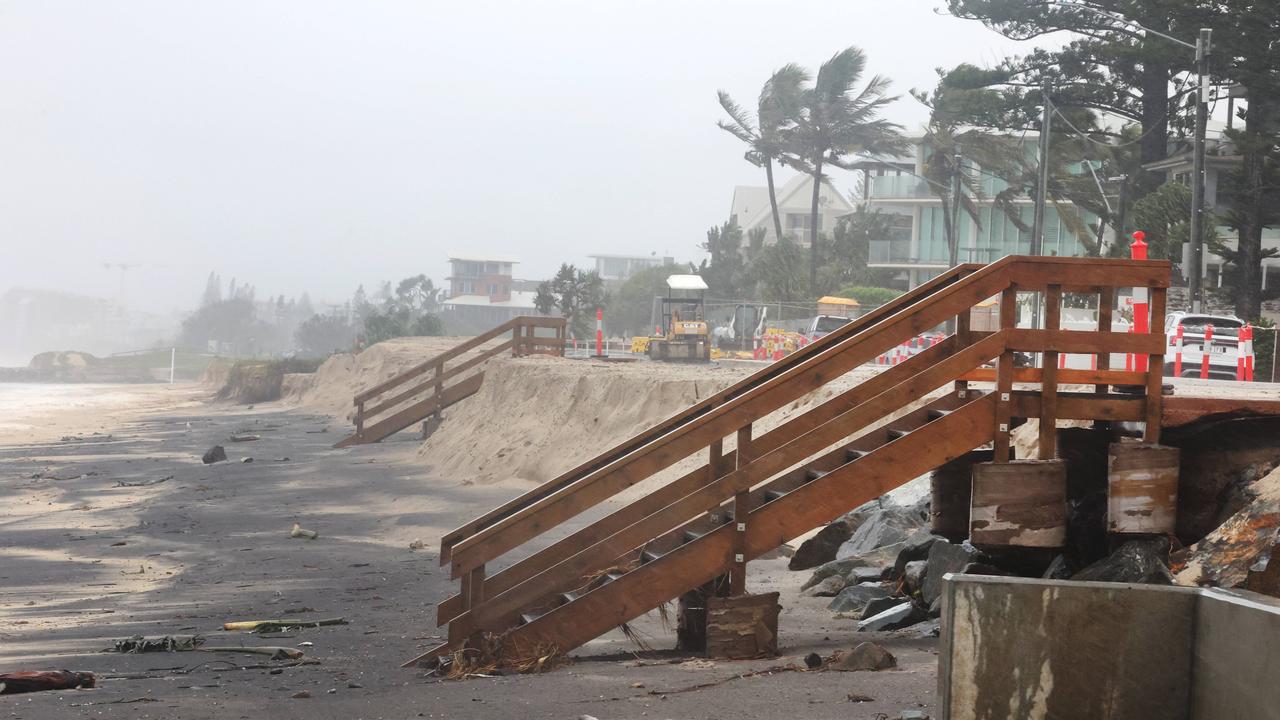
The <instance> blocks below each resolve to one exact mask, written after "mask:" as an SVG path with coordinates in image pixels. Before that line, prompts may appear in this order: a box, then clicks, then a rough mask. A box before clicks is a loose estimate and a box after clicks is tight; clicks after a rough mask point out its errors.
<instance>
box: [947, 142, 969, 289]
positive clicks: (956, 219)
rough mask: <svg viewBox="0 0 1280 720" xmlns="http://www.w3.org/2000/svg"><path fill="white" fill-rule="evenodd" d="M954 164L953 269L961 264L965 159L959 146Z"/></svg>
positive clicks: (952, 202) (952, 192)
mask: <svg viewBox="0 0 1280 720" xmlns="http://www.w3.org/2000/svg"><path fill="white" fill-rule="evenodd" d="M952 162H953V163H954V164H953V165H952V167H954V168H955V172H954V177H952V178H951V247H950V248H948V250H949V251H950V253H951V255H950V258H949V260H950V261H951V267H955V266H956V265H959V264H960V188H961V185H960V173H962V172H964V157H963V156H962V155H961V154H960V147H959V146H956V151H955V156H954V157H953V158H952ZM972 259H973V258H970V260H972Z"/></svg>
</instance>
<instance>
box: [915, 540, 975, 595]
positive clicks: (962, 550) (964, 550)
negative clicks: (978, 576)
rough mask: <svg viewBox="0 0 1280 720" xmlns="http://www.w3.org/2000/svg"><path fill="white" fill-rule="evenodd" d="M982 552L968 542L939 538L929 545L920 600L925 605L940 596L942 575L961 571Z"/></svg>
mask: <svg viewBox="0 0 1280 720" xmlns="http://www.w3.org/2000/svg"><path fill="white" fill-rule="evenodd" d="M981 556H982V554H981V553H980V552H978V550H977V549H976V548H974V547H973V546H972V545H970V544H969V543H967V542H966V543H962V544H959V545H957V544H955V543H950V542H947V541H946V540H942V539H939V540H938V541H936V542H934V543H933V545H931V546H930V547H929V558H928V560H926V563H927V566H928V567H927V569H926V571H925V576H924V583H923V584H922V585H921V586H920V601H921V602H922V603H924V604H925V605H926V606H928V605H932V604H933V601H934V600H937V599H938V598H939V597H941V596H942V577H943V576H944V575H946V574H947V573H961V572H963V571H964V569H965V567H966V566H968V565H970V564H972V563H974V562H977V561H978V560H979V559H981Z"/></svg>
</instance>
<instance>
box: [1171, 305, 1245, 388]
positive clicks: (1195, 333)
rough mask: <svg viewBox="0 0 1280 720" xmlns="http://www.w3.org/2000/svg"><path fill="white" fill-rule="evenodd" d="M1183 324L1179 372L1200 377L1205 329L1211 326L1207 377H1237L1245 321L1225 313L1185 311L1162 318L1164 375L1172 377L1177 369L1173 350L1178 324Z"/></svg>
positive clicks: (1232, 378) (1183, 374)
mask: <svg viewBox="0 0 1280 720" xmlns="http://www.w3.org/2000/svg"><path fill="white" fill-rule="evenodd" d="M1179 325H1181V326H1182V375H1181V377H1192V378H1198V377H1200V365H1201V363H1202V361H1203V359H1204V353H1205V352H1206V350H1205V347H1204V345H1205V341H1204V333H1205V328H1206V327H1207V326H1209V325H1212V326H1213V341H1212V344H1211V345H1210V347H1209V350H1208V352H1209V377H1210V378H1211V379H1215V380H1235V379H1236V354H1237V352H1238V350H1237V347H1236V346H1237V342H1238V337H1239V335H1240V328H1242V327H1244V321H1243V320H1241V319H1240V318H1238V317H1234V316H1227V315H1203V314H1200V315H1196V314H1192V313H1185V312H1175V313H1170V314H1169V316H1168V317H1167V318H1165V323H1164V332H1165V335H1167V336H1168V337H1169V350H1168V352H1166V354H1165V356H1164V360H1165V363H1164V374H1165V376H1166V377H1173V375H1174V370H1175V368H1176V360H1175V357H1174V353H1175V352H1176V351H1177V350H1176V348H1177V343H1178V340H1177V336H1178V326H1179Z"/></svg>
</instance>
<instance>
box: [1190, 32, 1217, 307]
mask: <svg viewBox="0 0 1280 720" xmlns="http://www.w3.org/2000/svg"><path fill="white" fill-rule="evenodd" d="M1210 32H1211V31H1210V30H1209V28H1200V36H1199V37H1198V38H1197V39H1196V46H1195V47H1196V75H1197V76H1198V77H1197V84H1198V88H1197V91H1196V134H1195V149H1194V151H1193V152H1192V155H1191V223H1190V230H1191V258H1190V265H1191V267H1190V268H1188V273H1187V275H1188V280H1189V282H1188V286H1189V287H1188V290H1189V291H1190V292H1189V294H1190V296H1191V312H1194V313H1198V312H1201V308H1202V307H1203V302H1204V282H1203V280H1204V228H1203V225H1204V218H1203V217H1202V215H1203V213H1204V154H1205V148H1204V139H1205V138H1204V136H1205V125H1206V124H1207V123H1208V119H1209V97H1208V96H1209V85H1208V82H1209V78H1208V69H1209V68H1208V66H1209V38H1210Z"/></svg>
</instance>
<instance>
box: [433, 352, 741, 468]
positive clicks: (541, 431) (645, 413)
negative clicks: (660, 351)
mask: <svg viewBox="0 0 1280 720" xmlns="http://www.w3.org/2000/svg"><path fill="white" fill-rule="evenodd" d="M747 374H749V370H746V369H742V368H724V367H718V366H714V365H713V366H707V365H679V364H667V363H651V362H644V361H638V362H634V363H602V362H594V361H587V360H566V359H562V358H547V357H526V358H519V359H513V358H502V359H496V360H494V361H493V362H491V363H489V365H488V367H487V368H486V370H485V377H484V384H483V385H482V386H481V387H480V391H479V392H478V393H476V394H475V395H474V396H473V397H471V398H470V399H468V400H465V401H463V402H461V403H458V404H457V405H455V406H454V407H452V408H450V409H448V410H446V411H445V413H444V416H445V419H444V422H443V423H441V424H440V428H439V429H438V430H436V431H435V433H433V434H432V435H431V437H429V438H428V439H427V441H426V442H425V443H423V446H422V449H421V451H420V452H419V455H420V456H421V457H422V458H423V459H424V460H425V461H426V462H427V463H429V464H430V465H431V466H432V468H433V471H434V473H435V474H438V475H440V476H443V477H449V478H456V479H458V480H460V481H470V482H478V483H489V482H495V481H500V480H506V479H511V478H516V479H521V480H528V481H533V482H543V481H546V480H549V479H551V478H553V477H555V476H557V475H559V474H560V473H562V472H564V471H566V470H569V469H571V468H573V467H576V466H577V465H578V464H579V463H581V462H583V461H584V460H588V459H590V458H592V457H594V456H596V455H598V454H599V453H601V452H603V451H605V450H608V449H609V448H611V447H613V446H614V445H616V444H617V443H619V442H622V441H623V440H626V439H627V438H629V437H631V436H633V435H635V434H636V433H639V432H641V431H642V430H645V429H648V428H649V427H651V426H653V425H654V424H656V423H658V422H660V421H662V420H665V419H666V418H668V417H671V416H672V415H675V414H676V413H678V412H680V411H681V410H683V409H685V408H687V407H688V406H690V405H692V404H694V403H696V402H698V401H699V400H701V399H703V398H706V397H707V396H708V395H714V394H715V393H717V392H719V391H721V390H723V389H724V388H725V387H727V386H729V385H731V384H733V383H734V382H736V381H737V380H738V379H740V378H742V377H744V376H745V375H747Z"/></svg>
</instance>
